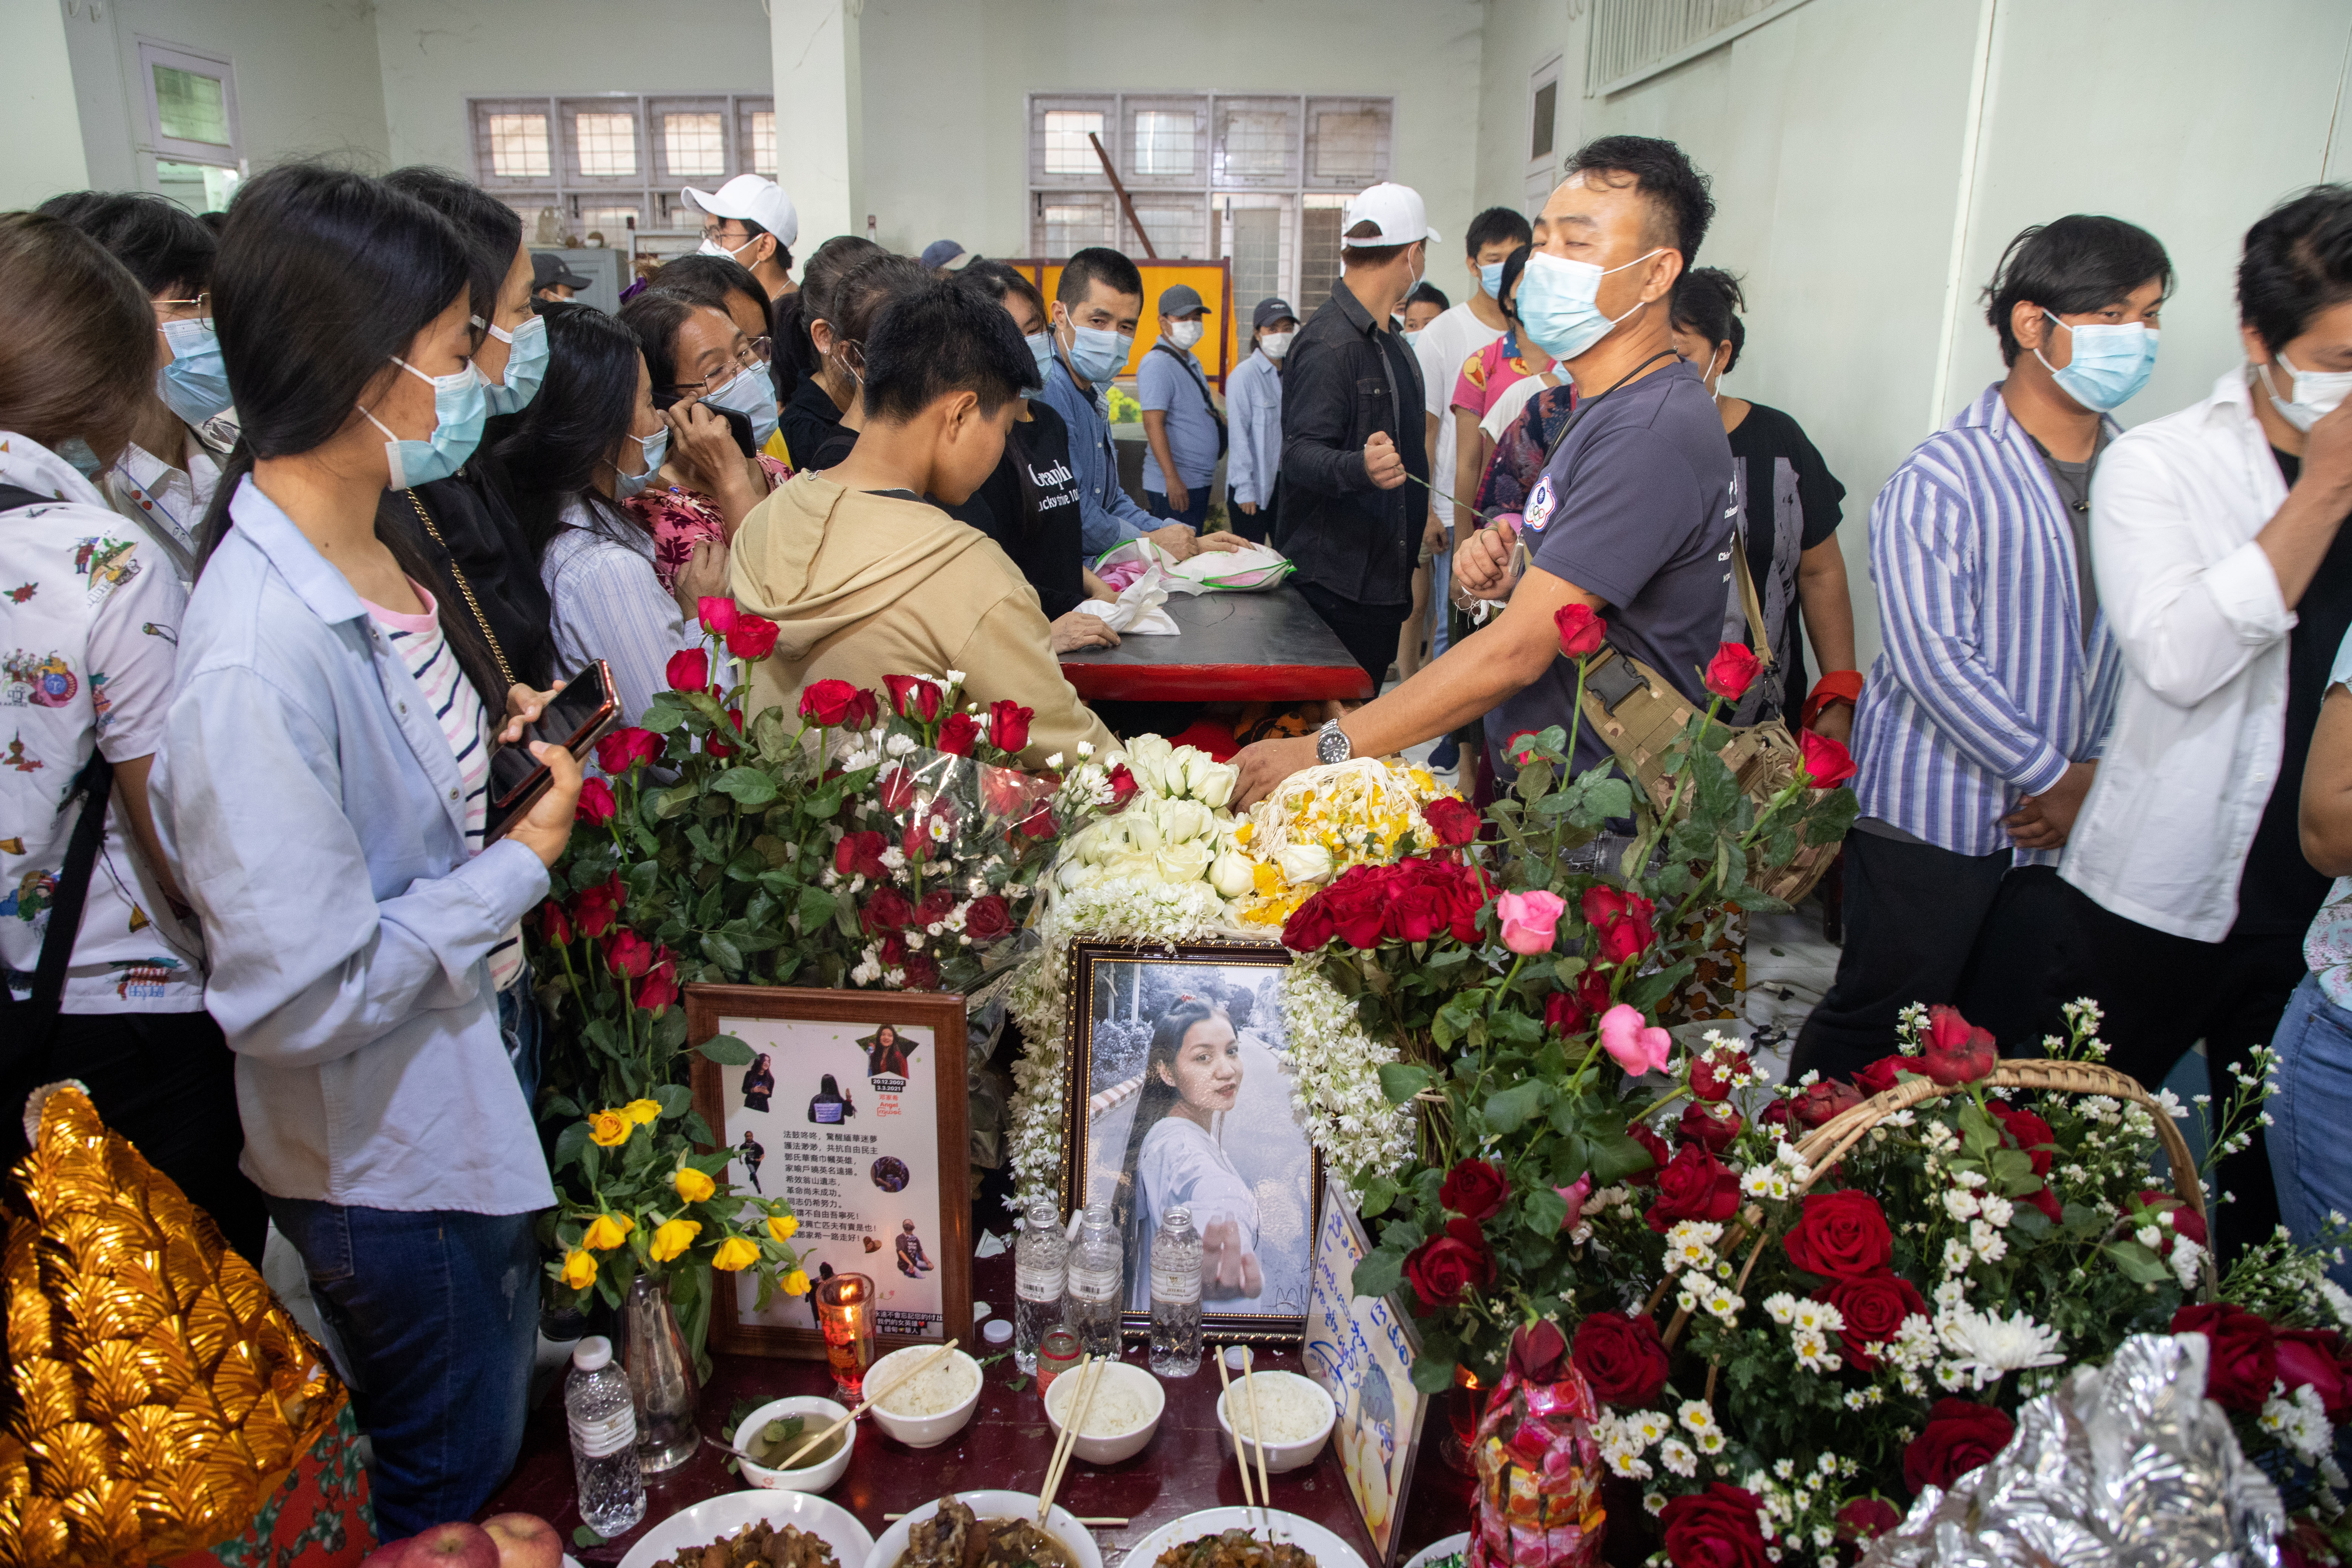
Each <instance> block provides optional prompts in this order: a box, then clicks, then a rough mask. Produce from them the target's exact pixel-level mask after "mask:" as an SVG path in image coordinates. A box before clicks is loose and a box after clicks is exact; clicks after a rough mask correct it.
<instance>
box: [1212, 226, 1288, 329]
mask: <svg viewBox="0 0 2352 1568" xmlns="http://www.w3.org/2000/svg"><path fill="white" fill-rule="evenodd" d="M1225 216H1226V221H1227V222H1229V223H1230V224H1231V225H1232V226H1233V236H1234V248H1233V258H1234V310H1236V311H1238V310H1242V309H1243V308H1244V307H1248V308H1252V309H1254V308H1255V306H1256V304H1257V302H1258V301H1259V300H1265V299H1269V298H1271V297H1273V296H1275V295H1278V294H1280V293H1281V292H1282V209H1281V208H1279V207H1234V208H1233V209H1231V210H1230V211H1228V212H1227V214H1226V215H1225ZM1244 335H1246V334H1244Z"/></svg>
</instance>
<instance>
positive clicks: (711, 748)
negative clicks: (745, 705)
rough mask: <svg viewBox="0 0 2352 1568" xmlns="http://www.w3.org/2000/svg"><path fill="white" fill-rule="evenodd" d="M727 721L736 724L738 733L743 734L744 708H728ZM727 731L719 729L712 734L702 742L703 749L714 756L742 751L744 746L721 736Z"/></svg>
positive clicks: (730, 754)
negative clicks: (725, 739)
mask: <svg viewBox="0 0 2352 1568" xmlns="http://www.w3.org/2000/svg"><path fill="white" fill-rule="evenodd" d="M727 721H728V722H729V723H730V724H732V725H734V726H735V732H736V733H737V734H739V735H740V734H741V733H742V732H743V710H741V709H740V708H730V709H729V710H727ZM725 733H726V731H724V730H719V731H715V732H714V733H713V734H711V735H710V736H709V738H708V739H707V740H705V741H704V742H702V749H703V751H704V752H708V753H709V755H711V756H714V757H731V756H734V755H735V754H736V753H737V752H740V751H741V750H742V749H743V748H742V747H740V746H738V745H733V744H730V742H726V741H722V740H720V739H719V736H720V735H723V734H725Z"/></svg>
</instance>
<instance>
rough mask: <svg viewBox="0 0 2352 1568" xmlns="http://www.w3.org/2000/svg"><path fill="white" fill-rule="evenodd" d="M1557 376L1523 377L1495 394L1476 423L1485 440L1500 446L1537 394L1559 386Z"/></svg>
mask: <svg viewBox="0 0 2352 1568" xmlns="http://www.w3.org/2000/svg"><path fill="white" fill-rule="evenodd" d="M1558 377H1559V372H1558V371H1556V370H1554V371H1546V372H1544V373H1542V374H1538V375H1523V376H1521V377H1519V379H1518V380H1517V381H1515V382H1513V383H1511V384H1510V385H1508V386H1507V387H1505V388H1503V390H1502V391H1500V392H1498V393H1496V395H1495V404H1494V406H1493V407H1491V408H1489V409H1487V410H1486V417H1485V418H1484V419H1481V420H1479V421H1478V428H1479V429H1481V430H1484V431H1485V432H1486V439H1487V440H1489V441H1492V442H1494V443H1496V445H1497V446H1500V445H1501V444H1502V440H1503V432H1504V431H1506V430H1508V429H1509V428H1510V427H1511V426H1514V425H1516V424H1517V423H1518V421H1519V416H1520V415H1522V414H1524V413H1526V412H1527V411H1528V404H1530V403H1533V402H1534V401H1535V398H1536V394H1537V393H1538V392H1549V391H1550V390H1551V389H1552V388H1553V387H1554V386H1557V385H1558V384H1559V381H1558ZM1462 499H1463V500H1469V499H1470V498H1469V497H1468V496H1464V497H1463V498H1462Z"/></svg>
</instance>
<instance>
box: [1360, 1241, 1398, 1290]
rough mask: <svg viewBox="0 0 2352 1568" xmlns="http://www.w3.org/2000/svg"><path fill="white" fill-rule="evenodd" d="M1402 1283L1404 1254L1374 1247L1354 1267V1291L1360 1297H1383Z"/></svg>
mask: <svg viewBox="0 0 2352 1568" xmlns="http://www.w3.org/2000/svg"><path fill="white" fill-rule="evenodd" d="M1403 1282H1404V1254H1403V1253H1402V1252H1399V1251H1396V1250H1394V1249H1393V1248H1391V1247H1374V1248H1372V1250H1371V1251H1370V1252H1367V1253H1366V1254H1364V1256H1363V1258H1362V1260H1361V1261H1360V1262H1359V1263H1357V1265H1356V1278H1355V1290H1356V1294H1358V1295H1360V1296H1385V1295H1387V1294H1388V1293H1389V1292H1390V1291H1391V1290H1393V1289H1396V1288H1397V1287H1398V1286H1399V1285H1401V1284H1402V1283H1403Z"/></svg>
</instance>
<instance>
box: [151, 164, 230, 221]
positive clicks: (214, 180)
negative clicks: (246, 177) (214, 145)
mask: <svg viewBox="0 0 2352 1568" xmlns="http://www.w3.org/2000/svg"><path fill="white" fill-rule="evenodd" d="M155 183H156V184H159V185H161V186H163V194H164V195H167V196H169V197H171V198H172V199H173V201H175V202H177V203H179V204H180V205H182V206H184V207H186V208H187V209H188V210H189V211H190V212H200V213H225V212H226V211H228V200H229V198H230V197H231V196H233V195H236V184H237V173H236V170H235V169H220V168H215V167H214V166H213V165H212V164H210V163H173V162H172V160H170V159H169V158H158V159H156V160H155Z"/></svg>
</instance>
